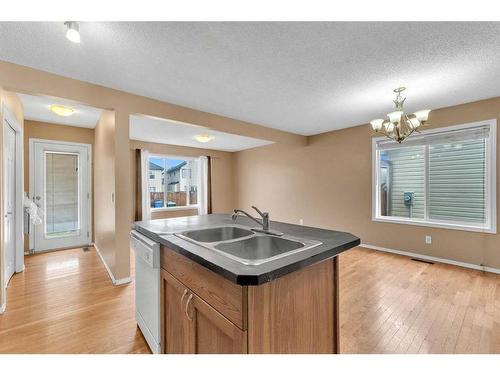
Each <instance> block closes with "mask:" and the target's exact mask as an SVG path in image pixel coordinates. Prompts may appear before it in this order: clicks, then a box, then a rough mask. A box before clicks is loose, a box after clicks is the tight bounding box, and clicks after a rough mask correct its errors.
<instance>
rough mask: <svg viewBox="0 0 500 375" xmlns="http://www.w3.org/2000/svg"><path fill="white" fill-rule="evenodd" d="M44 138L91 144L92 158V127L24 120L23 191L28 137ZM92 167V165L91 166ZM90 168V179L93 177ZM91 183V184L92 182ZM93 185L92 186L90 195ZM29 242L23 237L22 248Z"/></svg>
mask: <svg viewBox="0 0 500 375" xmlns="http://www.w3.org/2000/svg"><path fill="white" fill-rule="evenodd" d="M32 138H33V139H46V140H49V141H61V142H77V143H86V144H90V145H92V163H93V160H94V159H93V158H94V146H93V145H94V129H88V128H80V127H76V126H68V125H59V124H52V123H48V122H40V121H32V120H25V121H24V191H25V192H29V186H30V185H29V184H30V180H29V178H30V173H29V151H30V150H29V140H30V139H32ZM92 168H93V167H92ZM93 173H94V171H93V169H92V181H93V180H94V177H93ZM92 185H93V184H92ZM93 196H94V194H93V186H92V197H93ZM93 233H94V230H93V217H92V234H93ZM28 248H29V243H28V240H27V238H26V237H25V241H24V249H25V250H28Z"/></svg>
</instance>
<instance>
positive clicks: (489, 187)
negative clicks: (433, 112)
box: [372, 119, 497, 234]
mask: <svg viewBox="0 0 500 375" xmlns="http://www.w3.org/2000/svg"><path fill="white" fill-rule="evenodd" d="M479 125H487V126H489V128H490V133H489V139H488V141H487V142H486V180H487V181H486V184H485V186H486V223H485V224H484V225H483V224H481V225H476V224H473V223H464V222H447V221H442V220H433V219H430V218H429V213H428V201H429V196H428V194H427V193H428V190H429V181H428V167H429V166H428V164H429V155H428V152H429V151H428V150H429V148H428V147H427V148H426V155H425V167H424V168H425V173H424V194H425V197H424V198H425V200H424V201H425V206H424V212H425V214H424V216H425V217H424V219H415V218H404V217H395V216H381V215H380V194H379V185H380V173H379V172H380V157H379V152H380V151H379V150H377V143H378V142H380V141H384V140H387V138H386V137H373V138H372V221H376V222H383V223H393V224H407V225H417V226H425V227H432V228H445V229H455V230H463V231H471V232H482V233H493V234H496V233H497V203H496V201H497V199H496V196H497V190H496V180H497V178H496V164H497V153H496V151H497V150H496V148H497V131H496V127H497V120H496V119H490V120H484V121H476V122H471V123H464V124H460V125H452V126H446V127H439V128H436V129H429V130H423V131H421V132H420V133H421V134H424V135H429V134H436V133H442V132H446V131H453V130H463V129H468V128H473V127H476V126H479Z"/></svg>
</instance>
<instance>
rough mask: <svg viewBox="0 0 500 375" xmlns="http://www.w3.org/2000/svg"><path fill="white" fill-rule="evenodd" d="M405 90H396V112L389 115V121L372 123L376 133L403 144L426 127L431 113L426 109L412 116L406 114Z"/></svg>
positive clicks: (380, 119) (401, 88)
mask: <svg viewBox="0 0 500 375" xmlns="http://www.w3.org/2000/svg"><path fill="white" fill-rule="evenodd" d="M405 89H406V88H405V87H398V88H397V89H395V90H394V92H395V93H396V94H397V95H396V99H395V100H394V104H395V105H396V110H395V111H393V112H391V113H388V114H387V117H388V118H389V119H388V120H387V119H382V118H379V119H375V120H372V121H370V124H371V126H372V129H373V130H374V131H375V132H377V133H382V134H384V135H385V136H386V137H388V138H390V139H392V140H394V141H396V142H398V143H402V142H403V141H404V140H405V139H406V138H408V137H409V136H410V135H411V134H412V133H413V132H415V131H418V129H419V128H420V126H422V125H424V124H425V122H426V121H427V119H428V118H429V112H430V111H431V110H430V109H424V110H421V111H417V112H415V113H412V114H405V112H404V110H403V105H404V102H405V100H406V98H404V97H402V96H401V93H402V92H403V91H404V90H405Z"/></svg>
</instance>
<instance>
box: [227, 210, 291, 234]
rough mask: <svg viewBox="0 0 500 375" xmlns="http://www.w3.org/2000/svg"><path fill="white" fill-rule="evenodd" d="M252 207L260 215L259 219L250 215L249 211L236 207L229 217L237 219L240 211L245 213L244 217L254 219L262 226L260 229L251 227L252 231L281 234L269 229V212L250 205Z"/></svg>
mask: <svg viewBox="0 0 500 375" xmlns="http://www.w3.org/2000/svg"><path fill="white" fill-rule="evenodd" d="M252 208H253V209H254V210H255V211H257V213H258V214H259V215H260V217H261V218H262V219H261V220H259V219H256V218H254V217H253V216H252V215H250V214H249V213H247V212H245V211H243V210H240V209H238V208H235V209H234V210H233V214H232V215H231V218H232V219H233V220H234V221H236V220H237V219H238V216H239V214H240V213H242V214H243V215H245V216H246V217H248V218H249V219H252V220H253V221H255V222H256V223H257V224H259V225H260V226H262V229H260V228H257V229H253V230H254V231H256V232H262V233H266V234H273V235H275V236H282V235H283V233H280V232H274V231H271V230H270V229H269V213H268V212H262V211H261V210H259V209H258V208H257V207H255V206H252Z"/></svg>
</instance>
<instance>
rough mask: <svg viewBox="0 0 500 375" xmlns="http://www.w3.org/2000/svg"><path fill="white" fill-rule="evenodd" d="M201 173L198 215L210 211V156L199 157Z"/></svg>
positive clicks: (199, 174)
mask: <svg viewBox="0 0 500 375" xmlns="http://www.w3.org/2000/svg"><path fill="white" fill-rule="evenodd" d="M199 165H200V173H198V176H199V177H198V179H199V183H198V202H199V208H198V215H206V214H207V213H208V158H207V157H206V156H200V157H199Z"/></svg>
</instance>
